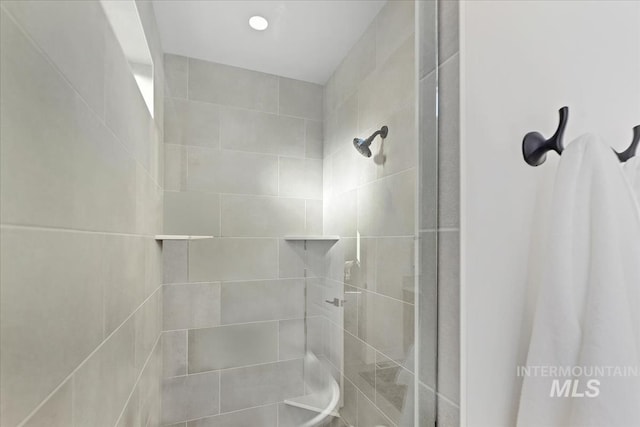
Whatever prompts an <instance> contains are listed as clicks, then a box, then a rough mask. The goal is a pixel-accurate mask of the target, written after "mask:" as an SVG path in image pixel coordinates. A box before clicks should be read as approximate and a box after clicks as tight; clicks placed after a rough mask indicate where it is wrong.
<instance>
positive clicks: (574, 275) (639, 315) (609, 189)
mask: <svg viewBox="0 0 640 427" xmlns="http://www.w3.org/2000/svg"><path fill="white" fill-rule="evenodd" d="M551 208H552V209H553V210H552V212H553V221H552V226H551V233H550V235H549V241H548V245H547V247H548V254H547V259H546V262H545V263H544V265H543V266H541V268H544V269H545V270H544V272H545V274H544V275H543V277H545V279H544V282H543V283H540V287H539V294H538V300H537V306H536V311H535V317H534V323H533V331H532V336H531V342H530V345H529V354H528V357H527V366H528V367H530V368H531V367H533V366H545V367H551V368H552V367H563V368H564V367H574V366H577V367H585V368H586V369H591V368H593V367H599V368H600V369H606V368H605V367H619V368H624V369H627V370H629V369H633V368H638V369H640V215H639V212H638V210H637V206H636V202H635V196H633V195H632V192H631V189H630V186H629V185H628V183H627V180H626V178H625V174H624V172H623V170H622V168H621V167H620V163H619V162H618V159H617V158H616V157H615V155H614V153H613V152H612V150H611V149H610V148H609V146H607V145H606V144H604V143H602V142H601V141H600V140H599V139H598V138H597V137H595V136H592V135H584V136H582V137H580V138H578V139H577V140H576V141H574V142H573V143H571V144H569V145H568V146H567V148H566V149H565V151H564V152H563V153H562V158H561V161H560V165H559V167H558V171H557V177H556V184H555V189H554V198H553V206H552V207H551ZM529 373H530V374H533V372H532V371H530V372H529ZM546 373H547V374H551V372H546ZM586 373H587V374H589V372H586ZM541 374H542V373H541V372H538V376H525V377H524V379H523V386H522V393H521V397H520V408H519V412H518V426H519V427H529V426H531V427H572V426H575V427H590V426H594V427H596V426H597V427H603V426H608V427H632V426H633V427H637V426H640V377H631V378H630V377H612V376H595V377H589V376H583V377H582V378H577V379H579V381H580V382H579V383H578V388H577V390H576V391H577V393H581V392H584V391H585V389H586V383H585V381H587V380H590V379H597V380H599V381H600V385H599V387H595V384H592V385H594V388H597V389H598V391H599V395H598V396H597V397H550V392H551V387H552V383H553V380H554V379H560V380H561V381H560V382H559V385H563V381H564V380H565V378H560V377H549V376H540V375H541ZM571 385H572V387H573V386H574V383H571ZM592 392H593V391H592Z"/></svg>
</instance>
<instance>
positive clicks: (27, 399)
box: [0, 229, 133, 425]
mask: <svg viewBox="0 0 640 427" xmlns="http://www.w3.org/2000/svg"><path fill="white" fill-rule="evenodd" d="M101 239H102V236H96V235H92V234H82V233H74V232H63V231H41V230H24V229H15V230H13V229H2V238H1V239H0V241H1V244H2V248H1V250H0V254H1V264H2V270H1V272H0V273H1V292H2V299H1V301H0V304H1V309H0V316H1V317H0V318H1V322H0V324H1V332H2V333H1V334H0V336H1V344H2V345H1V346H0V347H1V350H0V351H1V353H0V356H1V357H0V367H1V369H0V384H1V386H2V393H1V396H2V399H1V403H2V411H1V413H2V424H3V425H5V424H6V425H15V424H17V423H19V422H20V421H21V420H22V419H23V418H24V417H26V416H27V415H28V414H29V412H30V411H31V410H32V409H34V408H35V406H36V405H37V404H38V403H40V402H41V401H42V400H43V399H44V398H45V397H47V395H48V394H49V393H50V392H52V391H53V389H54V388H55V387H56V386H57V385H58V384H60V382H62V380H63V379H64V378H65V377H66V376H67V375H69V374H70V373H71V371H72V370H73V369H74V368H75V367H76V366H78V365H79V364H80V362H82V360H84V359H85V358H86V357H87V356H88V355H89V353H90V352H91V351H92V350H93V349H95V348H96V347H97V346H98V344H100V342H101V341H102V338H103V331H102V324H103V316H102V292H103V291H102V282H101V281H100V280H99V273H98V272H99V271H100V257H101V251H100V245H101ZM131 349H132V350H133V342H132V347H131Z"/></svg>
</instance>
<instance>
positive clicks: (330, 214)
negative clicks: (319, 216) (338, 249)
mask: <svg viewBox="0 0 640 427" xmlns="http://www.w3.org/2000/svg"><path fill="white" fill-rule="evenodd" d="M323 208H324V212H323V221H324V231H325V233H326V234H335V235H338V236H340V237H355V236H356V232H357V231H358V225H357V224H358V196H357V192H356V190H353V191H350V192H347V193H342V194H338V195H334V196H332V197H330V198H329V199H328V200H327V202H326V203H325V204H324V207H323Z"/></svg>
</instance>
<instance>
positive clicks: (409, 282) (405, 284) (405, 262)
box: [374, 237, 415, 303]
mask: <svg viewBox="0 0 640 427" xmlns="http://www.w3.org/2000/svg"><path fill="white" fill-rule="evenodd" d="M376 249H377V250H376V261H375V264H374V265H375V270H376V273H375V274H376V275H375V290H376V292H378V293H380V294H383V295H387V296H390V297H392V298H395V299H398V300H401V301H405V302H408V303H413V301H414V293H415V290H414V287H415V283H414V282H415V262H414V259H415V257H414V253H415V239H414V238H413V237H400V238H379V239H377V245H376Z"/></svg>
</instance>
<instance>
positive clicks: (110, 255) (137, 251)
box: [100, 235, 145, 336]
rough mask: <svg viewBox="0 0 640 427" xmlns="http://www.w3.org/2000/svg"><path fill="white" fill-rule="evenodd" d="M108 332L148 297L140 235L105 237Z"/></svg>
mask: <svg viewBox="0 0 640 427" xmlns="http://www.w3.org/2000/svg"><path fill="white" fill-rule="evenodd" d="M103 245H104V246H103V248H102V271H101V273H100V277H102V280H103V281H104V284H103V292H104V328H105V329H104V335H105V336H108V335H109V334H110V333H111V332H113V331H114V330H115V329H116V328H117V327H118V326H120V324H121V323H122V322H123V321H124V320H125V319H126V318H127V317H128V316H129V315H130V314H131V313H133V311H134V310H135V309H136V308H137V307H138V305H140V303H141V302H142V301H143V299H144V275H145V247H144V240H143V239H142V238H139V237H131V236H117V235H107V236H104V237H103Z"/></svg>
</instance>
